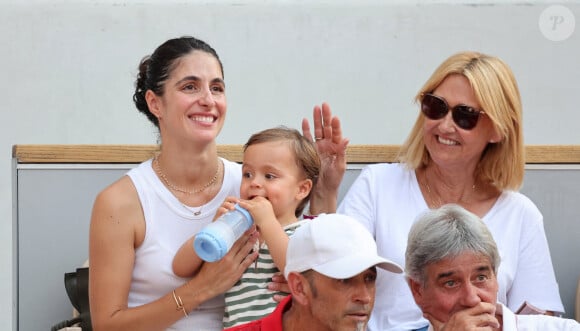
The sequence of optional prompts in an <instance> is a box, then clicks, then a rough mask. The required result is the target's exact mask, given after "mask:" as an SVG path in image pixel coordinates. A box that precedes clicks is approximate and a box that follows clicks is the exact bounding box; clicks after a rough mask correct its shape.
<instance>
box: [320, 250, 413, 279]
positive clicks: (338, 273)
mask: <svg viewBox="0 0 580 331" xmlns="http://www.w3.org/2000/svg"><path fill="white" fill-rule="evenodd" d="M373 266H377V267H379V268H381V269H384V270H387V271H390V272H393V273H397V274H400V273H402V272H403V268H401V267H400V266H399V265H398V264H396V263H394V262H392V261H389V260H387V259H385V258H382V257H380V256H368V255H350V256H345V257H343V258H341V259H338V260H334V261H331V262H328V263H324V264H321V265H318V266H315V267H313V268H312V269H313V270H314V271H316V272H319V273H321V274H323V275H325V276H328V277H331V278H335V279H346V278H351V277H354V276H356V275H358V274H360V273H361V272H363V271H365V270H367V269H368V268H371V267H373Z"/></svg>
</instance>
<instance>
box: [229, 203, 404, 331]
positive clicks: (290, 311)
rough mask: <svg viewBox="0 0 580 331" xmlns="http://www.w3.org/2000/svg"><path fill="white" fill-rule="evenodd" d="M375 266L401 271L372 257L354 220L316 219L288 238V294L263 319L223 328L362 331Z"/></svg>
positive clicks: (370, 243)
mask: <svg viewBox="0 0 580 331" xmlns="http://www.w3.org/2000/svg"><path fill="white" fill-rule="evenodd" d="M376 267H379V268H382V269H385V270H388V271H391V272H395V273H401V272H403V270H402V268H401V267H400V266H398V265H397V264H396V263H394V262H391V261H389V260H387V259H384V258H382V257H380V256H378V255H377V246H376V244H375V241H374V240H373V237H372V236H371V234H370V233H369V232H368V231H367V230H366V229H365V228H364V227H363V226H362V225H361V224H360V223H359V222H357V221H356V220H354V219H352V218H350V217H348V216H344V215H339V214H325V215H320V216H319V217H317V218H316V219H313V220H312V221H309V222H308V223H306V224H304V225H302V226H301V227H300V228H298V229H297V230H296V232H295V233H294V235H292V236H291V237H290V241H289V243H288V250H287V253H286V270H284V275H285V276H286V279H287V280H288V286H289V288H290V293H291V295H289V296H288V297H286V298H285V299H284V300H283V301H282V302H280V304H279V305H278V306H277V308H276V310H275V311H274V312H273V313H272V314H270V315H268V316H266V317H265V318H263V319H260V320H257V321H254V322H250V323H247V324H243V325H239V326H237V327H233V328H230V329H226V330H229V331H234V330H235V331H258V330H267V331H278V330H279V331H282V330H283V331H304V330H308V331H355V330H357V331H359V330H365V329H366V324H367V322H368V320H369V317H370V313H371V311H372V309H373V305H374V301H375V280H376V277H377V271H376Z"/></svg>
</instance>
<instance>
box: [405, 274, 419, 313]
mask: <svg viewBox="0 0 580 331" xmlns="http://www.w3.org/2000/svg"><path fill="white" fill-rule="evenodd" d="M407 283H408V284H409V288H410V289H411V293H412V294H413V298H414V299H415V303H416V304H417V306H419V307H422V306H423V286H422V285H421V284H420V283H419V282H417V281H415V280H413V279H411V278H407Z"/></svg>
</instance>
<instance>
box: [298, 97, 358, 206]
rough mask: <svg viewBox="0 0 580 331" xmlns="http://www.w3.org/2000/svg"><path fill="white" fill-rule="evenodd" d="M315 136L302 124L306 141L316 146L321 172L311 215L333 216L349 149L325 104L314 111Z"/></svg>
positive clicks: (311, 200)
mask: <svg viewBox="0 0 580 331" xmlns="http://www.w3.org/2000/svg"><path fill="white" fill-rule="evenodd" d="M313 126H314V127H313V129H314V136H312V133H311V131H310V123H308V120H307V119H303V120H302V133H303V135H304V137H306V138H307V139H309V140H310V141H313V142H315V143H316V149H317V151H318V155H319V156H320V161H321V169H320V176H319V178H318V183H317V184H316V185H315V186H314V188H313V190H312V195H311V198H310V208H309V213H310V214H311V215H318V214H320V213H332V212H335V211H336V208H337V204H338V189H339V187H340V183H341V181H342V178H343V177H344V173H345V171H346V147H347V145H348V142H349V141H348V139H346V138H343V136H342V129H341V126H340V120H339V118H338V117H336V116H332V112H331V110H330V106H329V105H328V104H327V103H323V104H322V106H315V107H314V111H313Z"/></svg>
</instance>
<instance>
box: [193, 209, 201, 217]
mask: <svg viewBox="0 0 580 331" xmlns="http://www.w3.org/2000/svg"><path fill="white" fill-rule="evenodd" d="M199 215H201V210H198V211H196V212H195V213H193V216H199Z"/></svg>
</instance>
